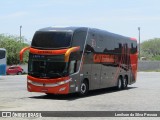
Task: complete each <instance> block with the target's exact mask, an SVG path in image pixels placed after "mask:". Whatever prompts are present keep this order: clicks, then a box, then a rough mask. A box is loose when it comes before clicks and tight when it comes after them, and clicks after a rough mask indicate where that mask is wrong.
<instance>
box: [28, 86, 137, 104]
mask: <svg viewBox="0 0 160 120" xmlns="http://www.w3.org/2000/svg"><path fill="white" fill-rule="evenodd" d="M135 88H137V87H128V88H126V89H124V90H121V91H126V90H131V89H135ZM114 92H120V91H119V90H116V89H115V88H104V89H98V90H92V91H89V93H88V95H87V96H83V97H82V96H79V95H78V94H77V93H72V94H68V95H54V94H53V95H41V96H32V97H29V98H32V99H51V100H68V101H72V100H76V99H83V98H87V97H92V96H97V95H103V94H109V93H114Z"/></svg>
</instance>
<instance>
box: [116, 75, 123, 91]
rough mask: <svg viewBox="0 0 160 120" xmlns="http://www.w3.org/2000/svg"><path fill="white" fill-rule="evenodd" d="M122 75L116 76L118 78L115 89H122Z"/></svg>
mask: <svg viewBox="0 0 160 120" xmlns="http://www.w3.org/2000/svg"><path fill="white" fill-rule="evenodd" d="M122 84H123V82H122V77H118V80H117V90H121V89H122Z"/></svg>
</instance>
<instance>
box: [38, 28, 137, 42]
mask: <svg viewBox="0 0 160 120" xmlns="http://www.w3.org/2000/svg"><path fill="white" fill-rule="evenodd" d="M78 29H85V30H87V29H88V27H63V26H61V27H57V26H53V27H46V28H42V29H39V30H38V31H42V32H43V31H44V32H47V31H58V32H63V31H68V32H74V31H75V30H78ZM89 29H91V30H93V31H96V32H97V33H104V34H108V35H110V36H112V37H117V38H127V39H129V40H134V41H136V39H135V38H130V37H126V36H123V35H119V34H116V33H112V32H108V31H106V30H101V29H97V28H89Z"/></svg>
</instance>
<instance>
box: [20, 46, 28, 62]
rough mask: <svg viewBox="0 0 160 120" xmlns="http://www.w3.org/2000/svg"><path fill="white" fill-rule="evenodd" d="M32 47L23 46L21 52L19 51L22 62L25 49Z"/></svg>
mask: <svg viewBox="0 0 160 120" xmlns="http://www.w3.org/2000/svg"><path fill="white" fill-rule="evenodd" d="M29 49H30V47H25V48H23V49H22V50H21V51H20V52H19V58H20V61H21V62H22V61H23V54H24V52H25V51H27V50H29Z"/></svg>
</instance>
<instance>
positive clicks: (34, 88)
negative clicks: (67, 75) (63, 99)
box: [27, 77, 71, 94]
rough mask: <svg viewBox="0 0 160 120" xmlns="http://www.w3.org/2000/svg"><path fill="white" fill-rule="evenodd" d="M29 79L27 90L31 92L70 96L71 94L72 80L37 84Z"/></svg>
mask: <svg viewBox="0 0 160 120" xmlns="http://www.w3.org/2000/svg"><path fill="white" fill-rule="evenodd" d="M28 78H29V79H27V89H28V91H29V92H41V93H52V94H68V93H69V82H70V81H71V79H67V80H65V79H64V80H63V81H59V82H55V83H50V82H49V83H48V82H44V81H43V82H41V81H40V82H37V81H34V79H32V77H28Z"/></svg>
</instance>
